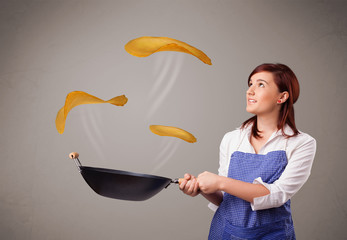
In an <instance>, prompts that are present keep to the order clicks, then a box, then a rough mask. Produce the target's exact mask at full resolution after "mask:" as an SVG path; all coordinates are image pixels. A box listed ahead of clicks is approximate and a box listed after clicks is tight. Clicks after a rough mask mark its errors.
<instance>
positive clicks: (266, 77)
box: [246, 72, 287, 116]
mask: <svg viewBox="0 0 347 240" xmlns="http://www.w3.org/2000/svg"><path fill="white" fill-rule="evenodd" d="M248 86H249V88H248V90H247V92H246V96H247V107H246V110H247V112H249V113H252V114H255V115H257V116H261V115H267V114H271V115H272V114H278V112H279V110H280V104H281V103H283V102H285V100H286V99H287V98H286V96H285V95H284V94H285V93H280V92H279V90H278V87H277V85H276V83H275V80H274V77H273V74H272V73H270V72H259V73H256V74H254V75H253V76H252V77H251V79H250V81H249V83H248ZM278 101H281V102H278Z"/></svg>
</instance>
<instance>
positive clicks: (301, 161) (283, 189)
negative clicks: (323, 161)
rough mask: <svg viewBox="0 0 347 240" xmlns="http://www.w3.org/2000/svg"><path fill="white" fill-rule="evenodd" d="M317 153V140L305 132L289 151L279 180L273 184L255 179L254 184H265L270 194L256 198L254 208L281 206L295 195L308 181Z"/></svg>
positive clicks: (252, 204) (252, 205)
mask: <svg viewBox="0 0 347 240" xmlns="http://www.w3.org/2000/svg"><path fill="white" fill-rule="evenodd" d="M302 134H304V133H302ZM300 135H301V134H300ZM315 153H316V140H315V139H314V138H312V137H311V136H309V135H307V134H305V136H303V137H301V140H300V141H298V142H297V143H296V144H294V146H293V149H290V151H289V153H288V152H287V158H288V164H287V166H286V168H285V170H284V171H283V173H282V175H281V177H280V178H279V179H278V180H276V181H275V182H274V183H272V184H267V183H264V182H263V180H262V179H261V178H260V177H259V178H257V179H255V180H254V181H253V183H254V184H262V185H264V186H265V187H266V188H267V189H268V190H269V191H270V194H268V195H265V196H262V197H258V198H254V199H253V203H251V207H252V210H253V211H255V210H262V209H268V208H274V207H280V206H282V205H283V204H284V203H286V202H287V201H288V200H289V199H290V198H291V197H293V196H294V194H295V193H297V192H298V191H299V189H300V188H301V187H302V186H303V185H304V183H305V182H306V181H307V179H308V177H309V175H310V173H311V168H312V163H313V159H314V156H315Z"/></svg>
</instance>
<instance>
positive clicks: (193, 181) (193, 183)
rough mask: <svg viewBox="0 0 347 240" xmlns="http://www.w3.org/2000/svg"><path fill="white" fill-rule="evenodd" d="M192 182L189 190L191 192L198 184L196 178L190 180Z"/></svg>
mask: <svg viewBox="0 0 347 240" xmlns="http://www.w3.org/2000/svg"><path fill="white" fill-rule="evenodd" d="M190 182H191V184H190V185H189V188H188V192H189V193H190V194H193V193H194V187H195V185H196V179H195V178H194V179H193V180H190Z"/></svg>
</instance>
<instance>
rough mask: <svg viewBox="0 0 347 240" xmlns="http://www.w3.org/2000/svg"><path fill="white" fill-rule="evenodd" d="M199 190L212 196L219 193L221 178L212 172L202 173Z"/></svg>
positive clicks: (199, 179)
mask: <svg viewBox="0 0 347 240" xmlns="http://www.w3.org/2000/svg"><path fill="white" fill-rule="evenodd" d="M197 180H198V184H199V188H200V190H201V191H202V192H203V193H206V194H211V193H214V192H217V191H219V190H220V189H219V184H220V176H219V175H217V174H214V173H210V172H203V173H200V174H199V176H198V179H197Z"/></svg>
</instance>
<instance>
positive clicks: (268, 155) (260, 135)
mask: <svg viewBox="0 0 347 240" xmlns="http://www.w3.org/2000/svg"><path fill="white" fill-rule="evenodd" d="M248 86H249V88H248V90H247V92H246V97H247V108H246V110H247V112H249V113H252V114H254V116H253V117H252V118H250V119H248V120H247V121H245V122H244V123H243V124H242V126H241V127H240V128H239V129H237V130H235V131H232V132H229V133H227V134H225V136H224V138H223V140H222V142H221V145H220V167H219V175H216V174H213V173H210V172H204V173H201V174H200V175H198V177H197V178H196V177H195V176H192V175H190V174H185V177H184V178H185V180H184V181H182V182H181V184H180V189H181V190H182V191H183V192H184V193H186V194H188V195H190V196H196V195H198V194H200V193H201V194H202V195H203V196H204V197H205V198H206V199H208V200H209V201H210V202H211V203H210V204H209V205H210V207H211V208H212V207H213V206H214V208H215V209H217V208H218V209H217V210H216V212H215V215H214V217H213V220H212V223H211V228H210V233H209V239H211V240H217V239H295V232H294V226H293V221H292V217H291V210H290V198H291V197H293V195H294V194H295V193H296V192H297V191H298V190H299V189H300V188H301V187H302V186H303V184H304V183H305V182H306V181H307V179H308V177H309V175H310V171H311V167H312V162H313V159H314V155H315V152H316V141H315V140H314V139H313V138H312V137H311V136H309V135H308V134H305V133H303V132H300V131H298V130H297V128H296V125H295V120H294V107H293V104H294V103H295V102H296V100H297V99H298V97H299V83H298V80H297V78H296V76H295V74H294V73H293V71H292V70H291V69H290V68H289V67H287V66H286V65H283V64H262V65H260V66H258V67H256V68H255V69H254V70H253V72H252V73H251V74H250V76H249V78H248Z"/></svg>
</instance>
